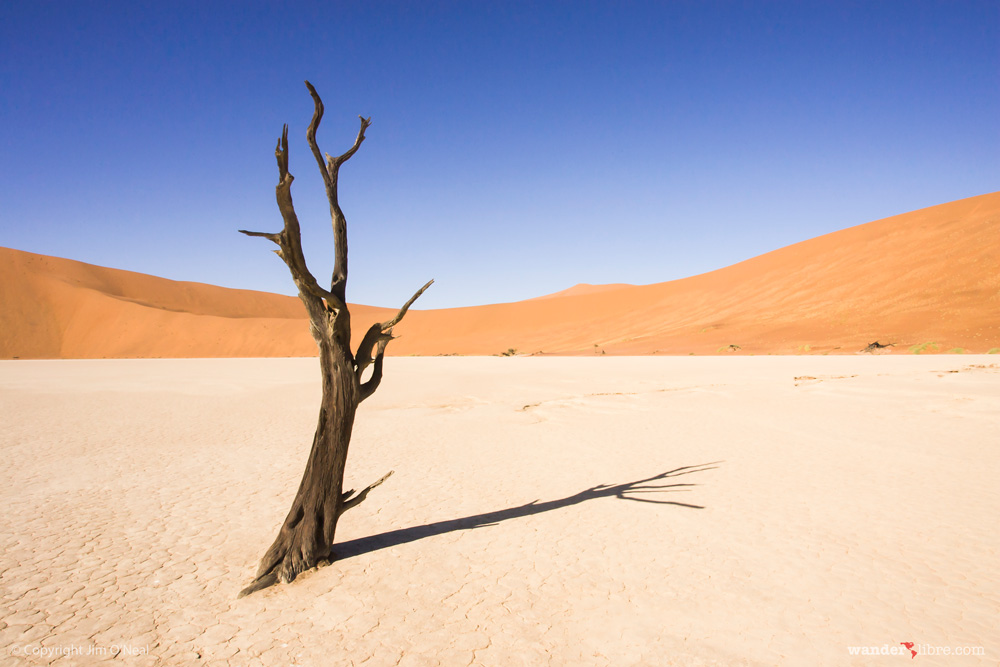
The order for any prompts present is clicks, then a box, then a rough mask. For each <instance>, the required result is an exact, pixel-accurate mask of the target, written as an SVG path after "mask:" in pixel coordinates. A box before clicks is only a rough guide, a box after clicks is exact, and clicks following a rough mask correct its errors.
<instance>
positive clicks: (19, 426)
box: [0, 354, 1000, 667]
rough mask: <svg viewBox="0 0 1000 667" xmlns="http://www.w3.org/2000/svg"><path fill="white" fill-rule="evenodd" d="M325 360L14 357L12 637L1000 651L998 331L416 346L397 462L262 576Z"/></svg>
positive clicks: (61, 645) (415, 647) (625, 660)
mask: <svg viewBox="0 0 1000 667" xmlns="http://www.w3.org/2000/svg"><path fill="white" fill-rule="evenodd" d="M315 367H316V361H315V360H314V359H214V360H197V359H190V360H108V361H101V360H94V361H17V362H11V361H6V362H0V414H3V415H4V422H5V423H4V427H3V429H2V430H0V448H2V449H0V451H2V452H3V454H4V460H5V461H6V465H5V466H3V467H2V468H0V503H2V505H3V507H4V511H3V513H2V514H0V540H2V550H0V664H3V665H8V664H10V665H36V664H37V665H45V664H52V665H56V666H62V665H94V664H104V663H105V662H107V663H108V664H126V665H183V666H190V665H194V664H206V665H213V666H215V665H233V666H234V667H235V666H246V665H268V666H270V665H282V666H287V665H360V664H364V665H369V666H378V665H448V666H451V665H470V664H471V665H497V666H500V665H503V666H506V665H546V664H548V665H615V666H619V665H720V666H721V665H778V664H782V665H802V664H809V665H876V664H885V662H886V660H890V661H891V659H886V658H881V657H867V658H865V657H856V658H851V657H850V656H849V652H848V651H849V649H848V647H850V646H873V645H874V646H882V645H889V646H899V645H900V643H901V642H914V643H915V644H917V645H930V646H969V647H983V651H984V653H983V655H981V656H964V657H962V658H955V659H952V660H944V659H942V658H935V657H933V656H918V658H917V659H916V660H914V661H913V663H912V664H921V665H942V664H949V665H950V664H960V665H995V664H997V660H998V658H1000V644H998V637H1000V634H998V632H997V619H998V618H1000V580H998V578H997V576H996V559H997V554H998V550H1000V536H998V534H997V531H996V530H995V529H994V525H995V522H996V517H997V516H998V515H1000V489H998V487H997V484H996V480H997V479H998V477H1000V449H998V446H997V445H998V442H997V435H996V434H997V433H998V432H1000V428H998V427H1000V360H998V359H997V357H995V356H988V355H957V354H956V355H936V356H931V355H924V354H921V355H911V354H905V355H900V354H889V355H874V356H868V355H864V356H840V357H835V356H828V357H822V356H786V357H766V356H765V357H760V356H758V357H737V356H727V357H672V358H660V357H645V358H638V357H612V356H610V355H609V356H606V357H600V358H568V357H560V358H521V357H513V358H500V357H478V358H461V357H459V358H455V357H450V358H393V359H390V360H388V361H387V362H386V377H385V379H384V380H383V386H382V388H381V390H380V392H379V393H377V394H376V395H375V396H373V397H372V399H370V400H369V401H367V402H365V403H364V404H363V405H362V407H361V409H360V410H359V413H358V419H357V423H356V425H355V432H354V438H353V441H352V450H351V457H350V460H349V462H348V469H347V480H346V481H347V483H348V484H349V485H353V486H354V487H355V488H359V487H360V486H363V485H365V484H368V483H370V482H371V481H373V480H375V479H377V478H378V477H380V476H381V475H383V474H384V473H385V472H387V471H388V470H395V474H394V475H393V476H392V477H391V478H390V479H389V480H388V481H387V482H386V483H385V484H384V485H382V486H381V487H379V488H378V489H376V490H375V491H373V492H372V495H371V496H370V497H369V499H368V500H367V501H366V502H365V503H364V504H362V505H360V506H359V507H358V508H356V509H355V510H352V511H351V512H350V513H349V514H347V515H345V517H344V519H343V520H342V521H341V523H340V526H339V528H338V539H337V542H338V547H337V555H338V560H337V561H335V562H334V563H333V564H331V565H329V566H327V567H324V568H321V569H318V570H314V571H310V572H307V573H305V574H303V575H301V576H300V577H299V579H297V580H296V581H295V582H294V583H292V584H291V585H287V586H284V585H283V586H277V587H274V588H270V589H267V590H265V591H262V592H260V593H257V594H254V595H252V596H249V597H246V598H243V599H240V600H237V599H236V594H237V592H238V591H239V590H240V588H241V587H242V586H243V585H245V584H246V582H247V581H248V580H249V579H250V578H251V577H252V575H253V571H254V569H255V567H256V564H257V559H258V558H259V556H260V554H261V550H262V549H263V548H266V546H267V544H269V543H270V541H271V539H272V538H273V537H274V532H275V530H276V528H277V526H278V525H279V524H280V522H281V520H282V519H283V517H284V513H285V511H286V510H287V508H288V504H289V501H290V499H291V497H292V496H293V495H294V493H295V488H296V484H297V483H298V481H299V478H300V475H301V472H302V465H303V462H304V461H305V459H306V455H307V452H308V447H309V443H310V442H311V438H312V434H313V428H314V426H315V419H316V409H317V406H318V401H319V387H318V378H317V373H316V368H315ZM113 646H117V647H129V648H130V649H133V650H137V651H138V654H137V655H134V656H126V655H124V654H118V655H112V654H111V653H105V654H101V653H100V650H102V649H103V650H105V651H107V650H108V649H109V647H113ZM67 647H76V648H77V649H78V650H80V651H91V652H92V653H91V654H89V655H83V656H80V655H77V656H73V655H69V656H63V657H57V653H56V652H57V651H59V650H60V649H62V650H66V649H67ZM94 651H97V653H93V652H94ZM901 659H903V658H899V657H897V660H901ZM905 659H907V660H909V659H910V658H909V657H908V656H906V657H905Z"/></svg>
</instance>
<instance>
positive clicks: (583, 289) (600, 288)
mask: <svg viewBox="0 0 1000 667" xmlns="http://www.w3.org/2000/svg"><path fill="white" fill-rule="evenodd" d="M622 287H635V285H629V284H628V283H612V284H610V285H591V284H590V283H578V284H576V285H573V286H572V287H570V288H567V289H564V290H559V291H558V292H553V293H552V294H543V295H542V296H536V297H534V298H533V299H529V301H538V300H539V299H553V298H555V297H560V296H577V295H580V294H596V293H598V292H611V291H612V290H616V289H621V288H622Z"/></svg>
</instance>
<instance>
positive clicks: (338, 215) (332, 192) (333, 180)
mask: <svg viewBox="0 0 1000 667" xmlns="http://www.w3.org/2000/svg"><path fill="white" fill-rule="evenodd" d="M306 88H308V89H309V94H310V95H311V96H312V99H313V117H312V121H311V122H310V123H309V129H308V130H306V140H307V141H308V142H309V149H310V150H311V151H312V154H313V157H314V158H316V164H317V165H318V166H319V171H320V174H322V176H323V183H324V184H325V185H326V198H327V201H328V202H329V203H330V220H331V222H332V223H333V246H334V259H333V277H332V278H331V280H330V291H331V292H332V293H333V294H334V295H335V296H336V297H337V298H338V299H340V300H341V301H344V300H346V298H347V297H346V288H347V220H346V219H345V218H344V212H343V211H342V210H341V208H340V203H339V201H338V198H337V178H338V176H339V173H340V165H342V164H343V163H345V162H347V160H349V159H350V158H351V156H352V155H354V154H355V153H357V152H358V149H359V148H360V147H361V143H362V142H363V141H364V140H365V130H367V129H368V126H370V125H371V124H372V119H371V118H364V117H363V116H358V118H360V119H361V129H360V130H359V131H358V136H357V138H356V139H355V140H354V145H353V146H351V148H350V149H349V150H348V151H347V152H346V153H344V154H343V155H341V156H340V157H336V158H333V157H330V156H329V155H327V156H326V161H325V162H324V161H323V152H322V151H321V150H320V148H319V144H318V143H317V142H316V131H317V130H318V129H319V123H320V121H321V120H322V119H323V100H321V99H320V97H319V93H317V92H316V89H315V88H314V87H313V85H312V84H311V83H309V82H308V81H306Z"/></svg>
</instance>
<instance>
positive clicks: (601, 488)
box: [332, 461, 722, 560]
mask: <svg viewBox="0 0 1000 667" xmlns="http://www.w3.org/2000/svg"><path fill="white" fill-rule="evenodd" d="M720 463H722V461H713V462H711V463H703V464H701V465H696V466H684V467H682V468H675V469H674V470H669V471H667V472H662V473H660V474H659V475H654V476H652V477H647V478H645V479H639V480H636V481H634V482H628V483H626V484H614V485H612V484H599V485H598V486H592V487H590V488H589V489H585V490H583V491H581V492H580V493H577V494H574V495H572V496H566V497H565V498H559V499H558V500H549V501H546V502H544V503H543V502H540V501H538V500H535V501H533V502H530V503H528V504H527V505H520V506H518V507H510V508H507V509H503V510H498V511H496V512H486V513H485V514H476V515H474V516H467V517H463V518H461V519H449V520H448V521H438V522H436V523H429V524H426V525H423V526H414V527H413V528H402V529H400V530H390V531H388V532H385V533H381V534H379V535H372V536H369V537H362V538H359V539H356V540H348V541H347V542H340V543H338V544H337V545H336V546H334V550H333V554H332V559H333V560H344V559H346V558H352V557H354V556H360V555H361V554H366V553H371V552H373V551H378V550H379V549H385V548H387V547H395V546H398V545H400V544H407V543H408V542H415V541H417V540H422V539H424V538H425V537H434V536H435V535H442V534H444V533H450V532H453V531H456V530H471V529H473V528H484V527H487V526H495V525H497V524H498V523H500V522H501V521H507V520H509V519H519V518H521V517H525V516H531V515H532V514H541V513H542V512H550V511H552V510H557V509H561V508H563V507H569V506H570V505H576V504H579V503H582V502H584V501H586V500H595V499H597V498H610V497H612V496H613V497H615V498H619V499H621V500H633V501H635V502H640V503H652V504H654V505H676V506H677V507H686V508H688V509H696V510H700V509H704V507H703V506H701V505H692V504H690V503H682V502H679V501H674V500H655V499H653V498H642V497H640V496H643V495H650V494H658V493H677V492H680V491H685V490H686V489H687V488H689V487H692V486H698V485H697V484H685V483H673V484H670V483H667V482H669V481H671V480H672V479H673V478H675V477H680V476H681V475H690V474H692V473H696V472H704V471H706V470H714V469H715V468H717V467H718V466H719V464H720Z"/></svg>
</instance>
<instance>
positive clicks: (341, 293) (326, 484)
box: [240, 81, 434, 597]
mask: <svg viewBox="0 0 1000 667" xmlns="http://www.w3.org/2000/svg"><path fill="white" fill-rule="evenodd" d="M306 88H308V89H309V94H310V95H312V99H313V105H314V111H313V117H312V122H310V123H309V129H308V131H307V132H306V140H307V141H308V143H309V148H310V149H311V150H312V153H313V156H315V158H316V162H317V163H318V164H319V171H320V174H321V175H322V176H323V182H324V183H325V184H326V197H327V199H328V200H329V202H330V217H331V219H332V221H333V245H334V267H333V278H332V280H331V283H330V289H329V290H327V289H324V288H322V287H320V285H319V283H317V281H316V278H314V277H313V275H312V274H311V273H310V272H309V269H308V268H306V261H305V257H304V256H303V254H302V238H301V234H300V231H299V220H298V217H297V216H296V215H295V208H294V207H293V206H292V192H291V187H292V180H293V177H292V175H291V174H290V173H289V172H288V125H285V126H284V129H283V130H282V132H281V139H279V140H278V146H277V148H276V149H275V151H274V156H275V157H276V158H277V160H278V185H277V187H276V188H275V195H276V197H277V200H278V209H279V210H280V211H281V217H282V219H283V220H284V223H285V224H284V229H282V230H281V231H280V232H277V233H275V234H268V233H264V232H248V231H246V230H243V229H241V230H240V232H241V233H243V234H246V235H248V236H262V237H264V238H266V239H268V240H270V241H273V242H274V243H276V244H277V245H278V249H277V250H275V252H276V253H277V255H278V257H280V258H281V259H282V261H284V262H285V264H287V265H288V270H289V271H290V272H291V274H292V280H293V281H294V282H295V286H296V287H297V288H298V291H299V298H300V299H301V300H302V303H304V304H305V307H306V311H307V313H308V314H309V328H310V331H311V332H312V335H313V338H315V339H316V344H317V345H318V346H319V365H320V371H321V374H322V387H323V398H322V402H321V404H320V409H319V422H318V424H317V425H316V435H315V436H314V437H313V444H312V450H311V451H310V452H309V460H308V462H307V463H306V469H305V472H304V473H303V474H302V482H301V483H300V484H299V490H298V492H297V493H296V494H295V500H294V501H293V502H292V507H291V509H290V510H289V512H288V516H287V517H286V518H285V521H284V523H283V524H282V525H281V529H280V530H279V531H278V536H277V538H276V539H275V540H274V544H272V545H271V548H270V549H268V550H267V553H265V554H264V557H263V558H262V559H261V561H260V566H259V567H258V569H257V575H256V576H255V577H254V580H253V582H251V583H250V585H249V586H247V587H246V588H244V589H243V590H242V591H241V592H240V597H243V596H244V595H248V594H250V593H253V592H254V591H258V590H260V589H262V588H267V587H268V586H270V585H272V584H274V583H276V582H279V581H280V582H282V583H288V582H290V581H292V580H293V579H295V577H296V576H298V574H299V573H301V572H303V571H305V570H308V569H310V568H313V567H316V566H318V565H322V564H325V563H326V562H329V560H331V559H332V547H333V536H334V532H335V531H336V529H337V520H338V519H339V518H340V516H341V515H342V514H343V513H344V512H346V511H347V510H349V509H351V508H352V507H355V506H356V505H358V504H359V503H361V502H362V501H363V500H364V499H365V498H366V497H367V495H368V492H369V491H371V490H372V489H373V488H374V487H376V486H378V485H379V484H381V483H382V482H383V481H385V479H386V477H388V476H389V475H391V474H392V472H391V471H390V472H389V473H388V474H387V475H385V476H384V477H382V479H380V480H378V481H377V482H375V483H373V484H371V485H370V486H368V487H366V488H365V489H363V490H361V491H360V492H357V493H355V492H354V491H353V490H351V491H346V492H345V491H344V490H343V486H344V465H345V463H346V462H347V448H348V445H349V444H350V442H351V429H352V427H353V425H354V414H355V412H356V411H357V409H358V404H359V403H360V402H361V401H363V400H365V399H366V398H368V397H369V396H371V395H372V394H373V393H374V392H375V390H376V389H377V388H378V386H379V382H381V380H382V358H383V355H384V354H385V346H386V345H387V344H388V343H389V341H391V340H392V339H393V336H392V329H393V327H394V326H396V325H397V324H398V323H399V321H400V320H401V319H403V316H404V315H405V314H406V311H407V310H408V309H409V307H410V306H411V305H412V304H413V302H414V301H416V300H417V297H419V296H420V295H421V294H423V293H424V290H426V289H427V288H428V287H430V285H431V283H433V282H434V281H433V280H431V281H430V282H428V283H427V284H426V285H424V286H423V287H421V288H420V289H419V290H417V292H416V294H414V295H413V296H412V297H410V300H409V301H407V302H406V303H405V304H404V305H403V307H402V308H400V309H399V312H398V313H396V316H395V317H393V318H392V319H390V320H386V321H385V322H377V323H375V324H373V325H372V326H371V327H370V328H369V329H368V331H367V333H366V334H365V336H364V338H363V339H362V341H361V344H360V345H359V346H358V350H357V353H356V354H352V353H351V314H350V312H349V311H348V309H347V297H346V287H347V221H346V219H345V218H344V212H343V211H342V210H341V209H340V204H339V203H338V201H337V176H338V173H339V171H340V167H341V165H343V164H344V163H345V162H347V160H349V159H350V158H351V156H352V155H354V154H355V153H356V152H357V150H358V148H360V146H361V143H362V142H363V141H364V140H365V130H367V129H368V126H369V125H371V118H364V117H361V116H359V118H361V129H360V130H359V131H358V136H357V138H356V139H355V140H354V145H353V146H351V148H350V149H349V150H348V151H347V152H346V153H344V154H343V155H341V156H340V157H330V156H329V155H327V156H326V160H324V159H323V153H321V152H320V149H319V146H318V145H317V144H316V130H317V128H318V127H319V123H320V120H322V118H323V102H322V100H320V97H319V95H318V94H317V93H316V89H315V88H313V86H312V84H310V83H309V82H308V81H306ZM369 366H371V367H372V372H371V376H370V377H369V379H368V380H366V381H362V378H363V374H364V373H365V370H366V369H367V368H368V367H369Z"/></svg>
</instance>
